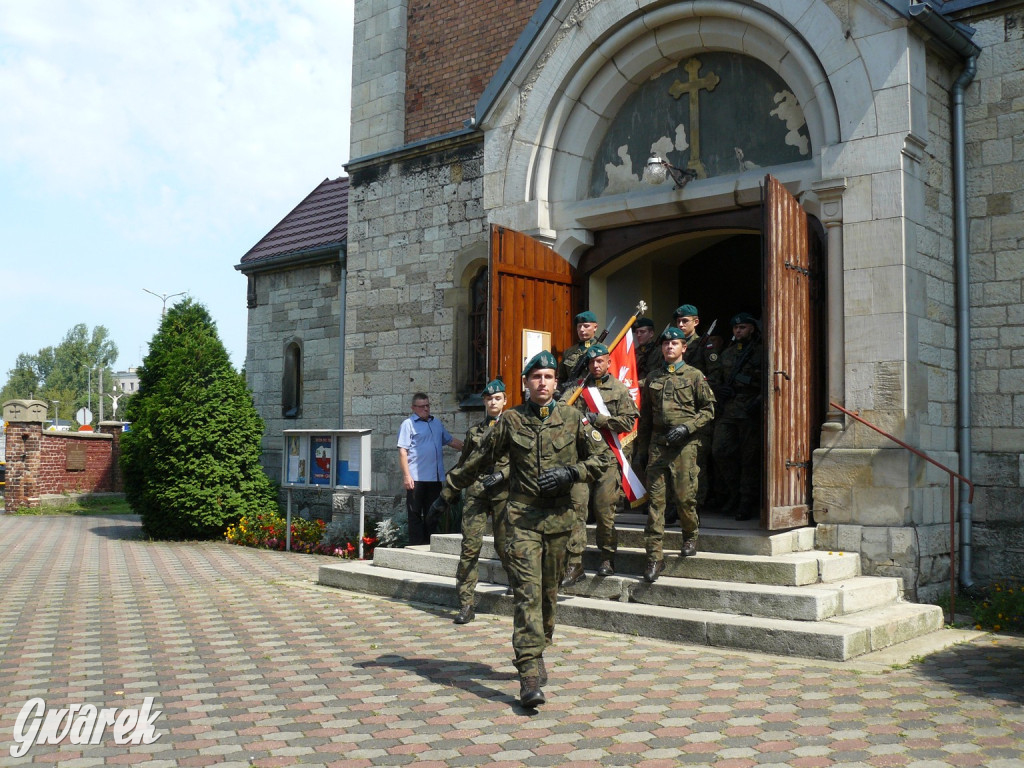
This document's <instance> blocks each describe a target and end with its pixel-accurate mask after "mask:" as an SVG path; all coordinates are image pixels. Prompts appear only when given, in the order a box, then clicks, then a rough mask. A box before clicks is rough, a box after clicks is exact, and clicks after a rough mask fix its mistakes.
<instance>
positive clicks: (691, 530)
mask: <svg viewBox="0 0 1024 768" xmlns="http://www.w3.org/2000/svg"><path fill="white" fill-rule="evenodd" d="M714 414H715V396H714V395H713V394H712V392H711V387H709V386H708V383H707V380H706V379H705V378H704V375H703V374H702V373H701V372H700V371H698V370H697V369H696V368H694V367H693V366H690V365H686V364H685V363H684V362H682V361H679V362H677V363H674V364H672V365H668V364H663V365H662V366H661V368H659V369H658V370H656V371H654V372H653V373H651V374H650V375H649V376H648V377H647V379H646V380H645V381H644V386H643V390H642V392H641V394H640V424H639V426H638V427H637V437H636V442H637V452H638V453H637V463H638V464H639V465H640V466H641V467H643V466H644V465H646V473H647V493H648V498H649V502H650V509H649V512H648V516H647V529H646V530H645V532H644V534H645V542H646V548H647V556H648V558H649V560H651V561H656V560H661V559H662V557H663V551H662V540H663V538H664V535H665V506H666V503H667V501H668V497H669V495H671V496H672V497H674V499H675V502H676V507H677V509H678V510H679V524H680V526H681V527H682V529H683V537H684V538H685V539H693V538H696V536H697V530H698V526H699V520H698V517H697V505H696V493H697V478H698V475H699V470H698V469H697V449H698V446H699V445H700V433H701V427H703V426H705V425H706V424H709V423H710V422H711V420H712V418H714ZM680 425H682V426H685V427H687V429H689V432H690V434H689V436H688V437H687V439H686V442H684V443H683V444H682V445H680V446H675V447H673V446H670V445H668V444H667V443H666V440H665V435H666V433H667V432H668V431H669V430H670V429H671V428H672V427H676V426H680Z"/></svg>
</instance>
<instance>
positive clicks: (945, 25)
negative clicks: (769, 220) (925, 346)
mask: <svg viewBox="0 0 1024 768" xmlns="http://www.w3.org/2000/svg"><path fill="white" fill-rule="evenodd" d="M909 10H910V15H911V17H913V18H915V19H917V20H918V21H919V22H920V23H921V24H922V26H924V27H925V28H926V29H927V30H928V32H929V33H931V34H932V35H933V36H934V37H936V38H937V39H938V40H939V41H940V42H942V43H944V44H945V45H946V46H948V47H949V48H951V49H952V50H954V51H955V52H956V53H957V54H959V55H960V56H961V57H963V59H964V68H963V71H962V72H961V73H960V76H959V77H958V78H957V79H956V82H954V83H953V87H952V89H951V91H950V97H951V101H952V104H951V107H950V110H951V119H952V123H953V135H952V143H953V147H952V150H953V264H954V266H955V271H956V302H957V328H956V338H957V387H956V388H957V451H958V452H959V454H960V464H959V470H960V474H961V475H963V476H964V477H966V478H968V479H970V478H971V468H972V461H971V452H972V448H973V446H972V440H971V301H970V264H969V263H968V256H969V254H968V232H967V164H966V154H967V151H966V146H967V139H966V129H965V119H964V113H965V111H966V110H965V107H964V92H965V91H966V90H967V86H968V85H970V84H971V81H972V80H974V75H975V73H976V72H977V64H978V54H979V53H981V49H980V48H979V47H978V46H977V45H975V44H974V43H972V42H971V41H970V40H969V39H968V38H967V37H966V35H964V33H963V32H962V31H961V30H960V29H958V28H957V27H955V26H954V25H953V24H952V23H951V22H950V21H949V20H948V19H946V18H945V17H943V16H941V15H940V14H938V13H936V12H935V11H933V10H932V9H931V8H930V7H929V6H927V5H925V4H924V3H917V4H914V5H911V6H910V8H909ZM959 501H960V503H959V509H960V584H961V585H962V586H964V587H971V586H972V585H973V584H974V575H973V572H972V565H971V528H972V520H973V517H974V508H973V504H971V502H970V489H969V488H968V486H967V484H966V483H960V499H959Z"/></svg>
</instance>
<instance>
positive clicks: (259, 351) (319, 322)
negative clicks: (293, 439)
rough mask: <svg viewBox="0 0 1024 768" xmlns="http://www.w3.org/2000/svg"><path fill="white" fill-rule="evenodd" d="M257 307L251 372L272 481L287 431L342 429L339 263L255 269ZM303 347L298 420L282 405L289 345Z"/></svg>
mask: <svg viewBox="0 0 1024 768" xmlns="http://www.w3.org/2000/svg"><path fill="white" fill-rule="evenodd" d="M254 278H255V281H256V306H255V307H253V308H251V309H250V310H249V320H248V332H247V344H246V355H245V375H246V380H247V381H248V384H249V387H250V388H251V389H252V391H253V393H254V401H255V404H256V410H257V412H258V413H259V415H260V418H262V419H263V423H264V426H265V428H264V431H263V441H262V456H261V462H262V463H263V468H264V469H265V470H266V472H267V474H268V475H269V476H270V477H271V479H273V480H280V478H281V450H282V440H283V437H282V434H283V432H284V430H285V429H336V428H337V427H338V401H339V399H340V395H339V387H338V369H339V358H338V337H339V336H340V327H339V322H338V318H339V312H340V304H339V300H338V291H339V285H340V278H341V263H340V260H339V256H338V255H337V254H335V255H334V256H333V258H330V260H328V261H324V262H320V263H314V264H308V265H298V266H294V267H292V268H291V269H288V270H282V271H275V272H256V273H254ZM292 342H296V343H298V344H299V346H300V348H301V350H302V386H301V390H302V394H301V402H302V407H301V411H300V413H299V415H298V416H297V417H296V418H285V417H284V414H283V409H282V384H283V377H284V359H285V354H284V353H285V348H286V347H287V346H288V345H289V344H290V343H292Z"/></svg>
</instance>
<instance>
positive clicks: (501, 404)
mask: <svg viewBox="0 0 1024 768" xmlns="http://www.w3.org/2000/svg"><path fill="white" fill-rule="evenodd" d="M481 394H482V396H483V398H484V420H483V421H482V422H480V423H479V424H475V425H474V426H472V427H470V428H469V432H468V433H466V440H465V443H464V444H463V447H462V455H461V456H460V457H459V463H458V464H457V465H456V466H459V465H461V464H462V463H463V462H464V461H465V460H466V459H467V458H468V457H469V456H471V455H472V454H473V453H474V452H475V451H476V450H478V449H479V447H480V443H481V441H482V439H483V436H484V434H485V433H486V432H487V430H488V429H489V428H490V427H491V425H493V424H494V423H495V422H496V421H497V420H498V419H499V418H500V417H501V412H502V411H503V410H505V403H506V402H507V400H506V396H505V383H504V382H503V381H502V380H501V379H495V380H494V381H491V382H489V383H488V384H487V386H486V387H484V391H483V392H482V393H481ZM507 480H508V458H507V457H503V458H502V459H501V460H499V461H498V463H497V464H496V465H495V466H493V467H485V468H483V469H482V470H481V473H480V476H479V477H478V478H477V481H476V482H475V483H473V484H472V485H471V486H469V488H467V489H466V492H465V494H464V498H463V504H462V556H461V557H460V558H459V567H458V570H457V571H456V572H455V589H456V591H457V592H458V593H459V606H460V607H459V613H458V615H457V616H456V617H455V618H454V619H453V621H454V622H455V623H456V624H468V623H469V622H471V621H472V620H473V619H474V618H476V609H475V605H474V595H475V593H476V584H477V570H478V564H479V561H480V549H481V548H482V547H483V542H484V531H485V530H486V528H487V517H488V515H490V517H491V520H492V525H493V528H494V549H495V550H496V551H497V553H498V558H499V559H500V560H501V564H502V565H503V566H505V573H506V574H508V573H509V568H508V566H507V565H506V556H505V544H506V541H507V538H508V536H507V533H508V521H507V520H506V519H505V504H506V503H507V502H508V484H507ZM509 589H510V590H511V581H509Z"/></svg>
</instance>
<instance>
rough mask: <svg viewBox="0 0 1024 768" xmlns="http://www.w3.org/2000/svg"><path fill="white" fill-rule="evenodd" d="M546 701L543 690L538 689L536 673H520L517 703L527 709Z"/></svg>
mask: <svg viewBox="0 0 1024 768" xmlns="http://www.w3.org/2000/svg"><path fill="white" fill-rule="evenodd" d="M546 701H547V699H545V698H544V691H542V690H541V689H540V677H538V676H537V675H520V677H519V703H520V704H522V705H523V706H524V707H526V708H527V709H534V708H535V707H539V706H540V705H541V704H543V703H544V702H546Z"/></svg>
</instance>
